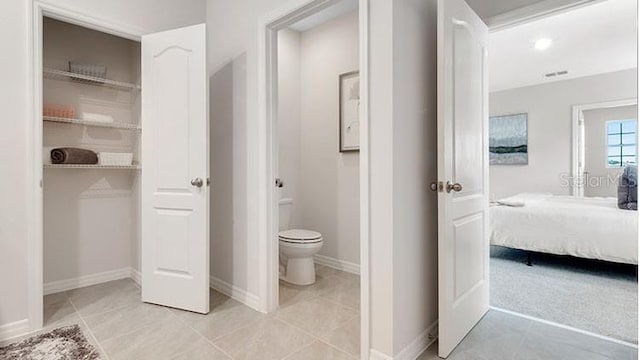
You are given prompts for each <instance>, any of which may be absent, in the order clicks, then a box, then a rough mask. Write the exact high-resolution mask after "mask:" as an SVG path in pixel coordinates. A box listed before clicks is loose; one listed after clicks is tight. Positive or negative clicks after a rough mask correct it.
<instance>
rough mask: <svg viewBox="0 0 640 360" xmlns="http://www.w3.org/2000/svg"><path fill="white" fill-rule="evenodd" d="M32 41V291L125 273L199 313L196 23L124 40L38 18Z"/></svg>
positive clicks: (205, 149)
mask: <svg viewBox="0 0 640 360" xmlns="http://www.w3.org/2000/svg"><path fill="white" fill-rule="evenodd" d="M81 23H83V22H81ZM92 28H93V27H92ZM99 28H100V29H101V28H102V27H99ZM115 31H120V30H115ZM127 34H128V33H127ZM41 36H42V67H41V72H42V83H41V88H42V90H41V91H42V106H41V107H40V106H39V107H37V109H38V111H42V150H43V153H42V159H43V169H42V213H43V218H42V228H43V239H42V244H43V245H42V246H43V248H42V253H43V282H44V293H45V294H51V293H56V292H60V291H65V290H70V289H74V288H78V287H83V286H88V285H93V284H97V283H101V282H106V281H110V280H115V279H120V278H126V277H131V278H133V279H134V280H135V281H137V282H138V283H140V284H144V285H143V286H141V287H142V293H141V297H142V301H145V302H150V303H155V304H161V305H167V306H171V307H175V308H181V309H186V310H191V311H196V312H201V313H206V312H208V311H209V289H208V288H209V191H208V188H209V183H210V182H209V169H208V163H209V145H208V139H209V135H208V134H209V133H208V129H209V127H208V114H209V109H208V97H207V95H208V75H207V62H206V27H205V25H204V24H200V25H192V26H188V27H184V28H179V29H172V30H167V31H163V32H158V33H152V34H144V35H142V34H135V35H131V37H132V38H139V39H140V41H132V40H130V39H126V38H122V37H118V36H114V35H111V34H108V33H104V32H101V31H97V30H92V29H90V28H87V27H82V26H79V25H75V23H74V24H72V23H69V22H64V21H61V20H56V19H53V18H47V17H43V19H42V34H41ZM36 86H37V83H36ZM143 90H144V91H143ZM143 128H144V129H143ZM143 159H144V160H143ZM143 162H144V171H143V169H142V165H143V164H142V163H143Z"/></svg>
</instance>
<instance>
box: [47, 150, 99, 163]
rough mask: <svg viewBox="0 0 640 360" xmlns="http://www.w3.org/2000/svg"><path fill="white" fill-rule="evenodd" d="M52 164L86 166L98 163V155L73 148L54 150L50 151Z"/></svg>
mask: <svg viewBox="0 0 640 360" xmlns="http://www.w3.org/2000/svg"><path fill="white" fill-rule="evenodd" d="M51 163H52V164H87V165H93V164H97V163H98V154H96V153H95V152H93V151H91V150H86V149H79V148H73V147H63V148H55V149H53V150H51Z"/></svg>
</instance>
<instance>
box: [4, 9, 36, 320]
mask: <svg viewBox="0 0 640 360" xmlns="http://www.w3.org/2000/svg"><path fill="white" fill-rule="evenodd" d="M28 4H29V3H28V2H27V1H19V0H14V1H3V2H2V3H1V4H0V41H1V42H2V44H3V50H2V52H3V54H5V56H1V57H0V66H2V68H3V69H11V71H7V72H6V74H4V75H3V77H2V83H1V84H0V106H2V108H3V109H4V116H3V118H2V124H3V130H2V131H0V144H2V146H3V151H7V152H8V153H9V154H10V156H7V157H5V158H4V159H3V161H2V167H3V170H2V174H3V176H0V189H2V190H0V191H2V195H0V198H2V205H0V289H2V296H0V326H2V325H5V324H8V323H11V322H15V321H18V320H22V319H25V318H26V317H27V306H26V304H27V231H28V228H27V220H28V218H29V217H30V215H31V214H28V213H27V212H28V202H29V201H30V200H31V199H29V198H28V197H27V191H28V186H29V185H28V184H30V180H29V179H28V177H27V174H28V169H29V167H30V166H31V164H28V163H27V156H26V152H27V151H28V148H27V147H28V146H29V145H28V144H29V138H28V136H29V135H30V133H28V132H27V121H26V119H28V118H29V114H30V113H29V107H28V106H29V104H30V102H29V100H30V97H29V96H28V93H27V92H28V85H29V84H28V82H27V77H28V70H27V69H28V66H29V60H28V58H27V54H28V46H29V43H28V40H27V34H28V33H27V31H28V29H27V14H28V11H29V6H28Z"/></svg>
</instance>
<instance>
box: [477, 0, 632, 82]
mask: <svg viewBox="0 0 640 360" xmlns="http://www.w3.org/2000/svg"><path fill="white" fill-rule="evenodd" d="M636 8H637V0H606V1H601V2H596V3H595V4H593V5H588V6H584V7H581V8H578V9H575V10H572V11H568V12H565V13H561V14H558V15H554V16H551V17H547V18H543V19H540V20H537V21H534V22H530V23H526V24H523V25H519V26H515V27H512V28H509V29H505V30H500V31H496V32H494V33H491V34H490V35H489V88H490V91H499V90H506V89H511V88H517V87H523V86H529V85H536V84H542V83H547V82H553V81H560V80H567V79H571V78H577V77H583V76H589V75H595V74H601V73H607V72H613V71H619V70H624V69H630V68H635V67H637V28H636V14H637V10H636ZM540 38H550V39H552V40H553V42H552V44H551V46H550V47H549V48H548V49H547V50H544V51H539V50H536V49H534V47H533V44H534V43H535V41H536V40H538V39H540ZM564 70H567V71H568V74H567V75H563V76H555V77H551V78H547V77H545V76H544V74H547V73H551V72H557V71H564Z"/></svg>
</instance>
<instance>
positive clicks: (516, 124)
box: [489, 113, 529, 165]
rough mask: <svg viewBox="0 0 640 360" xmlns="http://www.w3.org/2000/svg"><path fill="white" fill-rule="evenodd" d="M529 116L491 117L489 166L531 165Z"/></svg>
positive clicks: (520, 114)
mask: <svg viewBox="0 0 640 360" xmlns="http://www.w3.org/2000/svg"><path fill="white" fill-rule="evenodd" d="M528 122H529V114H527V113H518V114H507V115H500V116H491V117H489V165H528V164H529V134H528V132H529V124H528Z"/></svg>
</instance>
